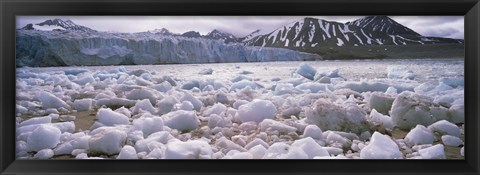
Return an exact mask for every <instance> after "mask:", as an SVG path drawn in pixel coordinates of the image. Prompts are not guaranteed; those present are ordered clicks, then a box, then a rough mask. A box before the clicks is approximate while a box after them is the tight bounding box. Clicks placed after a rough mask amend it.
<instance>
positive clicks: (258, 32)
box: [240, 29, 261, 41]
mask: <svg viewBox="0 0 480 175" xmlns="http://www.w3.org/2000/svg"><path fill="white" fill-rule="evenodd" d="M259 35H261V34H260V29H257V30H255V31H253V32H252V33H250V34H248V35H247V36H244V37H242V38H240V41H247V40H250V39H252V38H255V37H257V36H259Z"/></svg>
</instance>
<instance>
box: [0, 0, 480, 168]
mask: <svg viewBox="0 0 480 175" xmlns="http://www.w3.org/2000/svg"><path fill="white" fill-rule="evenodd" d="M0 12H1V14H0V15H1V16H0V18H1V21H0V26H1V33H0V38H1V39H2V42H1V47H0V53H1V59H0V67H1V71H0V77H1V78H0V85H1V86H0V114H1V115H0V125H1V126H0V137H1V138H0V150H1V152H0V172H1V174H472V175H473V174H479V165H480V164H479V157H480V156H479V153H480V151H479V149H480V146H479V144H478V141H479V130H478V128H479V126H480V123H479V120H478V116H479V103H478V102H479V100H480V96H479V93H478V91H479V87H478V83H479V81H480V74H479V69H478V68H480V64H479V61H478V59H479V58H480V51H479V50H480V46H479V41H480V35H479V33H480V23H479V22H480V3H479V1H478V0H462V1H460V0H316V1H315V0H229V1H226V0H203V1H201V2H200V1H195V0H156V1H152V0H139V1H135V0H68V1H65V0H1V1H0ZM17 15H46V16H48V15H51V16H53V15H55V16H62V15H135V16H144V15H150V16H151V15H221V16H223V15H250V16H256V15H341V16H348V15H353V16H363V15H416V16H421V15H436V16H438V15H440V16H441V15H464V16H465V114H466V117H465V118H466V123H465V129H466V131H465V132H466V133H465V145H466V146H465V154H466V155H465V160H311V161H310V160H267V161H264V160H201V161H195V160H155V161H151V160H134V161H133V160H121V161H120V160H37V161H29V160H15V155H14V154H15V125H14V123H15V117H14V116H15V74H16V72H15V16H17Z"/></svg>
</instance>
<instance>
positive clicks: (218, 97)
mask: <svg viewBox="0 0 480 175" xmlns="http://www.w3.org/2000/svg"><path fill="white" fill-rule="evenodd" d="M463 67H464V62H463V60H458V59H446V60H404V61H401V60H393V61H317V62H269V63H228V64H204V65H156V66H154V65H148V66H105V67H52V68H19V69H17V84H16V86H17V96H16V112H17V118H16V119H17V120H16V121H17V122H16V136H17V137H16V138H17V141H16V157H17V158H18V159H50V158H55V157H58V156H65V155H66V156H67V157H70V158H76V159H445V158H447V157H446V153H445V147H447V146H450V147H462V149H461V151H460V152H461V153H458V154H461V155H462V156H463V155H464V153H463V140H462V136H463V134H464V129H463V123H464V120H465V116H464V78H463V76H464V73H463V69H464V68H463ZM82 111H92V113H94V115H95V122H94V124H93V125H91V126H88V128H89V129H87V130H80V129H78V126H77V127H76V125H75V122H76V120H84V118H79V117H78V116H76V114H78V113H79V112H82ZM27 116H28V117H27ZM398 129H401V130H403V131H405V132H408V134H406V136H405V137H404V138H393V137H392V133H393V132H395V130H398Z"/></svg>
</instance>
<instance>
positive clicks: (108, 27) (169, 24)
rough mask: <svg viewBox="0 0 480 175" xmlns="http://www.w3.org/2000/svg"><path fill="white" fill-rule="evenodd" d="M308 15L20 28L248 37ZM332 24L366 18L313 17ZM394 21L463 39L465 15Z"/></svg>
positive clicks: (119, 19) (85, 19) (80, 20)
mask: <svg viewBox="0 0 480 175" xmlns="http://www.w3.org/2000/svg"><path fill="white" fill-rule="evenodd" d="M304 17H305V16H63V17H56V16H17V28H21V27H23V26H25V25H27V24H29V23H34V24H36V23H40V22H42V21H45V20H47V19H52V18H60V19H65V20H66V19H71V20H72V21H73V22H75V23H77V24H79V25H83V26H87V27H90V28H93V29H96V30H99V31H116V32H142V31H148V30H153V29H157V28H167V29H169V30H170V31H172V32H175V33H184V32H187V31H190V30H194V31H198V32H200V33H201V34H203V35H205V34H207V33H208V32H210V31H212V30H213V29H218V30H221V31H225V32H229V33H232V34H234V35H236V36H239V37H240V36H245V35H248V34H249V33H251V32H252V31H254V30H257V29H260V30H261V32H260V33H262V34H266V33H269V32H271V31H273V30H275V29H277V28H280V27H282V26H284V25H286V24H289V23H292V22H295V21H298V20H301V19H302V18H304ZM311 17H314V18H319V19H324V20H328V21H337V22H342V23H345V22H348V21H353V20H355V19H358V18H362V17H363V16H311ZM391 18H393V19H394V20H396V21H397V22H399V23H400V24H403V25H405V26H407V27H409V28H411V29H412V30H414V31H416V32H418V33H420V34H422V35H426V36H438V37H451V38H460V39H463V33H464V22H463V16H391Z"/></svg>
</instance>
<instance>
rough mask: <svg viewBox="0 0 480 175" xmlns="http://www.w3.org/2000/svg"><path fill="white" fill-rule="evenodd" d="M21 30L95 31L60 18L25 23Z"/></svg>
mask: <svg viewBox="0 0 480 175" xmlns="http://www.w3.org/2000/svg"><path fill="white" fill-rule="evenodd" d="M22 29H23V30H41V31H53V30H68V31H81V32H96V31H95V30H93V29H91V28H88V27H85V26H81V25H77V24H75V23H73V22H72V21H71V20H66V21H64V20H61V19H58V18H57V19H49V20H46V21H44V22H41V23H38V24H27V25H26V26H25V27H23V28H22Z"/></svg>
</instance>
